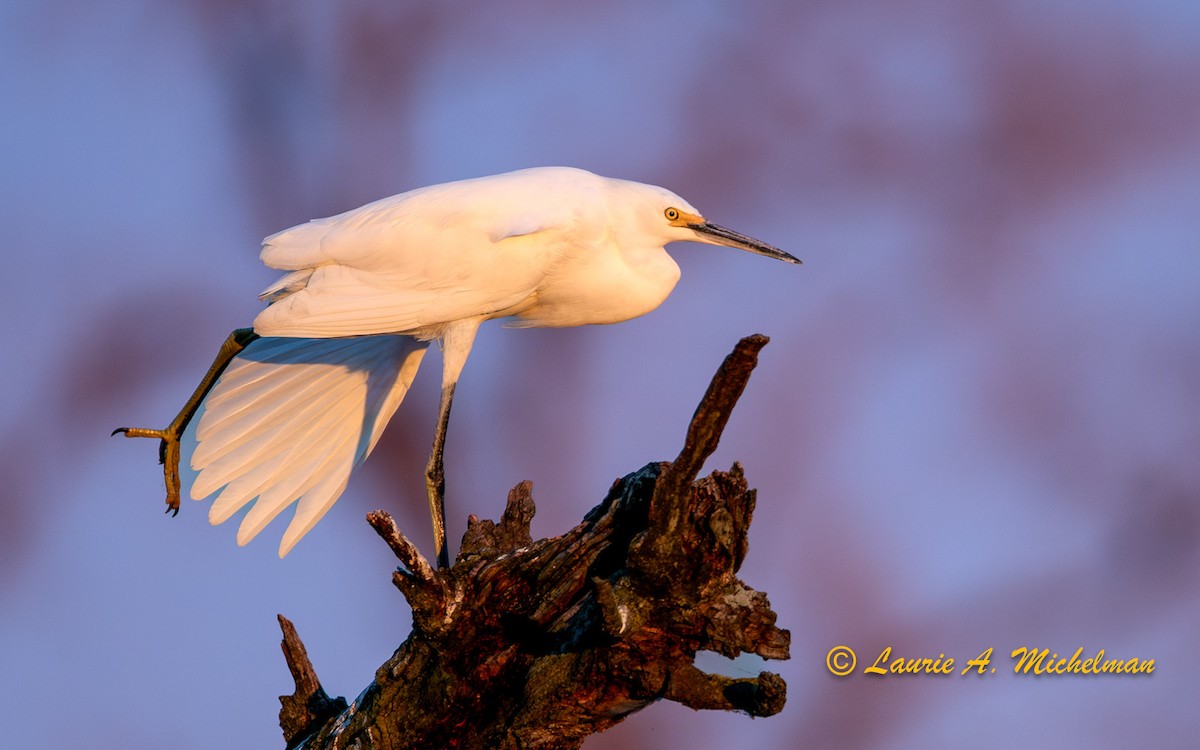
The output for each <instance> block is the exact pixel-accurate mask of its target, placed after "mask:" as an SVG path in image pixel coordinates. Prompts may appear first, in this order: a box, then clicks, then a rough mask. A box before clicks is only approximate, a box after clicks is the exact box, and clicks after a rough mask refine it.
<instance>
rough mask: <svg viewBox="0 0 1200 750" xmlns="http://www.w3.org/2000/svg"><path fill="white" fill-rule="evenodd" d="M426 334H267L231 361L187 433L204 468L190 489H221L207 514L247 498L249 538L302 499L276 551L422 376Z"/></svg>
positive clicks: (333, 497) (229, 512) (342, 483)
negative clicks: (304, 336)
mask: <svg viewBox="0 0 1200 750" xmlns="http://www.w3.org/2000/svg"><path fill="white" fill-rule="evenodd" d="M428 346H429V344H428V342H420V341H416V340H415V339H412V338H410V337H407V336H363V337H357V338H340V339H301V338H271V337H267V338H260V339H257V340H255V341H254V342H252V343H251V344H250V345H249V346H248V347H246V349H245V350H244V351H242V352H241V353H240V354H238V356H237V357H235V358H234V360H233V361H232V362H231V363H230V364H229V367H228V368H227V369H226V370H225V372H224V373H223V374H222V375H221V378H220V380H218V381H217V384H216V386H215V387H214V388H213V390H212V391H211V392H210V393H209V395H208V397H207V398H206V399H205V400H204V403H203V405H202V406H201V410H200V412H199V413H198V414H197V418H196V419H193V420H192V424H191V426H189V428H188V433H191V434H190V435H188V434H185V436H184V442H183V445H184V450H185V451H186V450H187V449H188V448H189V447H190V448H191V455H190V460H189V463H190V465H191V467H192V468H193V469H194V470H196V471H197V472H199V473H198V474H197V475H196V477H195V480H194V481H193V483H192V487H191V496H192V497H193V498H194V499H196V500H202V499H204V498H206V497H208V496H209V495H212V494H213V493H214V492H217V491H218V490H219V491H220V493H219V494H218V495H217V497H216V499H215V500H214V501H213V504H212V507H211V508H210V510H209V516H208V517H209V521H211V522H212V523H213V524H219V523H223V522H224V521H226V520H228V519H229V518H230V517H231V516H233V515H234V514H235V513H237V512H238V511H239V510H241V509H242V508H243V507H245V506H246V505H248V504H250V503H253V507H251V508H250V510H249V511H248V512H247V513H246V516H245V518H243V519H242V525H241V527H240V528H239V529H238V536H237V541H238V544H246V543H247V542H249V541H250V540H251V539H253V538H254V537H255V535H257V534H258V533H259V532H260V531H262V530H263V528H265V527H266V526H267V524H269V523H270V522H271V521H272V520H273V519H274V518H275V517H276V516H277V515H279V514H280V513H281V512H283V511H284V510H285V509H286V508H287V507H288V506H290V505H291V504H292V503H297V506H296V514H295V515H294V516H293V517H292V521H291V523H290V524H289V525H288V528H287V531H286V532H285V533H284V536H283V541H282V543H281V544H280V546H279V556H280V557H283V556H284V555H286V554H287V553H288V552H289V551H290V550H291V549H292V547H293V546H295V544H296V542H298V541H299V540H300V538H301V537H303V536H304V535H305V534H307V533H308V532H309V530H310V529H312V527H313V526H314V525H316V523H317V521H319V520H321V517H322V516H324V515H325V513H326V511H328V510H329V508H330V507H331V506H332V505H333V504H334V503H335V502H336V501H337V499H338V497H340V496H341V494H342V491H343V490H345V489H346V483H347V482H348V481H349V479H350V471H351V470H352V469H353V468H354V467H355V466H357V465H358V464H360V463H362V461H363V459H365V458H366V457H367V455H368V454H369V453H370V452H371V449H373V448H374V447H375V443H376V442H378V440H379V436H380V435H381V434H382V433H383V428H384V425H386V424H387V422H388V420H389V419H391V416H392V414H394V413H395V411H396V408H397V407H399V406H400V402H401V401H402V400H403V399H404V395H405V394H406V393H407V392H408V387H409V385H410V384H411V383H412V381H413V378H414V377H416V374H417V368H418V367H419V366H420V363H421V358H422V357H423V356H424V354H425V350H426V349H427V348H428Z"/></svg>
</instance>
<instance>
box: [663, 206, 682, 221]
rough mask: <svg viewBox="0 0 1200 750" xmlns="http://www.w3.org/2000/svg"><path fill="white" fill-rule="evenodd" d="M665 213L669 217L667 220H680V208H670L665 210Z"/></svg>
mask: <svg viewBox="0 0 1200 750" xmlns="http://www.w3.org/2000/svg"><path fill="white" fill-rule="evenodd" d="M663 215H664V216H666V217H667V221H678V220H679V209H678V208H668V209H667V210H666V211H663Z"/></svg>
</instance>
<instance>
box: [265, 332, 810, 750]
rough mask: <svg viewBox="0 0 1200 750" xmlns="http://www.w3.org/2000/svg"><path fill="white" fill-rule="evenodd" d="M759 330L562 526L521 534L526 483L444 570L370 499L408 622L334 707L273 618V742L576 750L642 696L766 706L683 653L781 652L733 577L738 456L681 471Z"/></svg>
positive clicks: (777, 637)
mask: <svg viewBox="0 0 1200 750" xmlns="http://www.w3.org/2000/svg"><path fill="white" fill-rule="evenodd" d="M766 342H767V339H766V337H764V336H750V337H747V338H745V339H742V341H740V342H739V343H738V345H737V347H736V348H735V349H734V350H733V352H732V353H731V354H730V355H729V356H728V357H727V358H726V359H725V361H724V363H723V364H722V365H721V367H720V369H719V370H718V371H717V373H716V375H715V376H714V377H713V380H712V383H711V384H710V385H709V388H708V391H707V393H705V395H704V398H703V400H702V401H701V403H700V405H699V407H698V408H697V409H696V414H695V416H694V417H693V418H692V422H691V425H690V426H689V428H688V432H687V439H686V442H685V444H684V447H683V450H682V451H681V452H680V454H679V457H678V458H676V459H675V461H673V462H670V463H667V462H663V463H651V464H648V465H646V466H645V467H643V468H642V469H640V470H638V471H636V472H634V473H632V474H630V475H628V476H626V477H623V478H622V479H619V480H617V481H616V482H615V483H614V484H613V486H612V489H610V490H609V492H608V495H607V496H606V497H605V498H604V500H603V502H601V503H600V505H598V506H596V507H595V508H593V509H592V510H591V511H590V512H589V513H588V514H587V515H586V516H585V517H584V519H583V522H582V523H580V524H579V525H578V526H576V527H575V528H573V529H571V530H570V531H568V532H567V533H566V534H563V535H562V536H559V537H555V538H553V539H542V540H539V541H536V542H535V541H532V539H531V537H530V531H529V524H530V520H531V519H532V518H533V514H534V505H533V498H532V497H531V495H530V486H531V485H530V483H529V482H522V483H521V484H519V485H517V486H516V487H515V488H514V489H513V490H512V491H511V492H510V493H509V495H508V504H507V507H506V508H505V510H504V515H503V516H502V517H501V519H500V522H499V523H493V522H491V521H486V520H485V521H481V520H478V519H476V518H475V517H474V516H472V517H471V518H470V519H469V521H468V528H467V532H466V534H465V535H464V537H463V542H462V549H461V551H460V552H459V555H458V559H457V560H456V562H455V564H454V566H453V567H451V568H449V569H442V570H437V569H434V568H433V567H432V566H431V565H430V564H429V562H428V561H427V560H426V559H425V558H424V557H422V555H421V553H420V552H419V551H418V550H417V548H416V547H415V546H414V545H413V544H412V543H411V542H409V541H408V540H407V539H406V538H405V537H404V536H403V535H402V534H401V533H400V531H399V529H398V528H396V525H395V523H394V522H393V521H392V518H391V517H390V516H389V515H388V514H386V513H384V512H382V511H377V512H374V513H371V514H369V515H368V517H367V518H368V521H369V522H370V523H371V525H372V526H373V527H374V528H375V530H376V531H377V532H378V533H379V535H380V536H381V537H382V538H383V539H384V541H386V542H387V544H388V545H389V546H390V547H391V548H392V550H393V552H394V553H395V554H396V557H397V558H398V559H399V560H400V562H401V563H402V564H403V567H402V568H400V569H397V570H396V572H395V573H393V575H392V580H393V582H394V583H395V585H396V587H397V588H399V589H400V591H401V593H402V594H403V595H404V597H405V598H406V599H407V600H408V602H409V604H410V605H411V606H412V610H413V627H412V633H411V634H410V635H409V637H408V639H407V640H406V641H405V642H404V643H403V644H401V646H400V647H399V648H398V649H397V650H396V652H395V654H393V655H392V657H391V658H390V659H388V660H387V662H385V663H384V664H383V666H381V667H380V668H379V669H378V670H377V671H376V673H375V680H374V681H373V682H372V683H371V684H370V685H369V686H368V687H367V688H366V690H364V691H363V692H362V694H361V695H359V696H358V698H356V699H355V700H354V702H353V703H351V704H350V705H349V706H347V705H346V702H345V701H344V700H343V699H341V698H339V699H336V700H331V699H330V698H329V697H328V696H327V695H326V694H325V691H324V690H323V689H322V688H321V686H320V683H319V682H318V681H317V679H316V674H315V673H314V671H313V668H312V665H311V664H310V663H309V661H308V657H307V656H306V655H305V651H304V646H303V645H302V644H301V643H300V641H299V638H298V637H297V636H296V632H295V630H294V628H292V627H291V623H289V622H287V621H286V620H285V619H284V618H282V617H280V621H281V624H282V625H283V629H284V653H285V656H286V658H287V661H288V666H289V668H290V669H291V671H292V675H293V677H294V678H295V680H296V693H295V694H294V695H291V696H285V697H282V698H281V701H282V703H283V710H282V711H281V712H280V725H281V726H282V728H283V733H284V737H285V738H286V739H287V743H288V747H289V748H293V747H300V746H303V747H305V748H389V749H390V748H434V747H436V748H576V747H579V746H580V745H581V744H582V743H583V740H584V739H585V738H586V737H587V736H588V735H590V734H592V733H594V732H600V731H603V730H605V729H607V728H608V727H610V726H612V725H613V724H616V723H617V722H619V721H621V720H622V719H623V718H624V717H625V716H627V715H629V714H630V713H632V712H634V711H637V710H639V709H641V708H643V707H645V706H647V705H649V704H650V703H653V702H654V701H657V700H659V699H663V698H665V699H667V700H671V701H676V702H678V703H682V704H684V705H686V706H690V707H692V708H696V709H719V710H727V711H728V710H736V711H744V712H746V713H749V714H750V715H752V716H770V715H772V714H775V713H778V712H779V711H780V710H781V709H782V708H783V704H784V700H785V691H786V686H785V684H784V682H783V680H782V679H781V678H780V677H779V676H777V675H775V674H771V673H769V672H763V673H761V674H760V675H759V676H758V677H756V678H752V679H733V678H729V677H724V676H720V675H712V674H706V673H704V672H702V671H700V670H699V669H697V668H696V667H695V666H693V660H694V658H695V655H696V652H697V651H700V650H709V651H715V652H718V653H721V654H724V655H726V656H730V657H732V656H735V655H737V654H739V653H742V652H749V653H754V654H758V655H760V656H763V657H766V658H770V659H786V658H788V646H789V641H790V637H789V634H788V632H787V631H786V630H781V629H779V628H777V627H776V626H775V613H774V612H772V611H771V608H770V605H769V604H768V602H767V597H766V595H765V594H762V593H760V592H758V591H755V590H753V589H751V588H749V587H747V586H746V585H745V584H744V583H742V582H741V581H740V580H739V579H738V578H737V576H736V572H737V570H738V567H739V566H740V565H741V563H742V560H743V558H744V557H745V555H746V548H747V541H746V534H747V531H748V529H749V526H750V518H751V514H752V513H753V510H754V499H755V493H754V490H750V489H747V486H746V480H745V478H744V476H743V475H742V469H741V466H740V465H738V464H734V466H733V468H732V469H731V470H730V471H728V472H720V471H718V472H713V473H712V474H711V475H709V476H708V477H705V478H704V479H702V480H700V481H694V480H695V477H696V474H697V472H698V471H699V469H700V467H701V465H702V464H703V463H704V460H705V459H706V458H707V457H708V456H709V455H710V454H711V453H712V452H713V450H714V449H715V448H716V446H717V440H718V439H719V437H720V434H721V431H722V430H723V429H724V427H725V423H726V421H727V420H728V418H729V413H730V411H731V410H732V408H733V406H734V404H735V403H736V401H737V399H738V397H739V396H740V395H741V392H742V389H743V388H744V387H745V385H746V381H747V380H748V378H749V376H750V371H751V370H752V369H753V368H754V366H755V364H756V362H757V354H758V351H759V350H760V349H761V348H762V347H763V345H764V344H766Z"/></svg>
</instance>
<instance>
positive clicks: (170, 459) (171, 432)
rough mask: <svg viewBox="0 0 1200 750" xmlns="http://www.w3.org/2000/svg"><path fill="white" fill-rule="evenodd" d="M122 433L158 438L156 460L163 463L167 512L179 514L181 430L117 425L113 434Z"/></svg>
mask: <svg viewBox="0 0 1200 750" xmlns="http://www.w3.org/2000/svg"><path fill="white" fill-rule="evenodd" d="M118 432H119V433H121V434H123V435H124V436H125V437H128V438H139V437H140V438H158V439H159V440H160V441H161V442H160V443H159V444H158V462H159V463H160V464H162V465H163V481H164V482H165V483H166V485H167V513H170V514H171V515H179V437H180V434H181V433H182V430H177V429H172V428H171V427H168V428H167V429H165V430H151V429H147V428H145V427H118V428H117V429H115V430H113V431H112V434H113V435H116V434H117V433H118Z"/></svg>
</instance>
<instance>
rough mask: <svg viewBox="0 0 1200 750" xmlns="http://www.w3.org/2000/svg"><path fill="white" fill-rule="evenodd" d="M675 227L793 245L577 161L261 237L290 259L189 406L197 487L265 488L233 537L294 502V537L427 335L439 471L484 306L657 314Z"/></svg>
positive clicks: (383, 410)
mask: <svg viewBox="0 0 1200 750" xmlns="http://www.w3.org/2000/svg"><path fill="white" fill-rule="evenodd" d="M671 210H674V211H675V213H674V214H671V213H670V211H671ZM677 240H697V241H700V242H708V243H710V244H722V245H729V246H733V247H741V248H743V249H747V250H751V251H752V252H758V253H761V254H765V255H771V256H773V257H777V258H781V259H784V260H790V261H792V262H798V261H796V259H795V258H792V257H791V256H789V255H787V254H786V253H783V252H782V251H780V250H777V249H775V248H772V247H770V246H768V245H763V244H762V243H759V242H757V241H756V240H752V239H750V238H748V237H745V236H742V235H738V234H736V233H733V232H731V231H730V230H727V229H724V228H722V227H718V226H716V225H712V224H708V223H707V222H705V221H704V219H703V218H701V217H700V216H699V214H697V213H696V211H695V209H693V208H692V207H691V206H690V205H689V204H688V203H687V202H686V201H684V200H683V199H682V198H680V197H679V196H677V195H675V194H674V193H671V192H670V191H668V190H665V189H663V188H660V187H655V186H653V185H643V184H640V183H636V182H629V181H625V180H615V179H609V178H605V177H600V176H597V175H594V174H591V173H590V172H585V171H583V170H579V169H571V168H566V167H543V168H537V169H527V170H521V171H519V172H511V173H508V174H502V175H495V176H492V177H483V178H478V179H474V180H464V181H461V182H454V183H447V184H445V185H435V186H432V187H427V188H421V189H418V190H413V191H410V192H407V193H403V194H401V195H396V196H393V197H391V198H385V199H383V200H379V201H376V202H374V203H370V204H368V205H366V206H363V207H361V208H357V209H355V210H353V211H348V212H346V213H343V214H339V215H337V216H333V217H329V218H326V219H317V220H314V221H311V222H308V223H307V224H301V225H299V226H296V227H292V228H291V229H287V230H284V231H282V232H279V233H277V234H274V235H271V236H270V237H267V238H266V240H264V241H263V248H262V255H261V257H262V261H263V262H264V263H265V264H266V265H267V266H269V267H271V268H276V269H279V270H282V271H286V272H287V273H286V274H285V275H284V276H283V277H282V278H280V279H279V280H278V281H277V282H276V283H274V284H272V285H271V286H269V287H268V288H267V289H265V290H264V291H263V292H262V294H261V295H260V298H261V299H263V300H265V301H266V302H267V303H268V306H267V307H266V309H264V310H263V311H262V312H261V313H260V314H259V315H258V316H257V317H256V318H255V320H254V331H255V333H257V334H258V335H259V336H261V337H263V338H260V339H257V340H255V341H253V342H252V343H251V344H250V345H249V346H248V347H247V348H246V349H245V350H244V351H242V352H241V353H240V354H238V355H237V356H236V357H235V358H234V359H233V360H232V362H231V364H230V365H229V366H228V368H227V369H226V370H225V372H224V373H223V374H222V375H221V377H220V379H219V380H218V381H217V383H216V385H215V387H214V388H213V390H212V391H211V392H210V393H209V394H208V396H207V397H206V398H205V399H204V402H203V404H202V408H201V411H200V412H199V419H198V420H196V421H194V422H193V423H192V427H194V432H193V434H194V447H193V449H192V452H191V455H190V463H191V465H192V467H193V468H194V469H196V470H197V471H198V472H199V474H198V475H197V477H196V479H195V481H194V483H193V485H192V487H191V493H190V494H191V496H192V497H193V498H196V499H201V498H204V497H208V496H209V495H212V494H213V493H219V494H217V497H216V499H215V500H214V502H213V505H212V508H211V510H210V513H209V518H210V520H211V521H212V522H213V523H214V524H217V523H221V522H223V521H225V520H227V519H228V518H230V517H231V516H232V515H233V514H235V513H236V512H238V511H239V510H240V509H242V508H243V507H245V506H246V505H248V504H250V503H253V505H252V507H251V508H250V510H249V511H248V512H247V513H246V516H245V518H244V519H243V520H242V524H241V527H240V529H239V531H238V543H239V544H245V543H246V542H247V541H249V540H250V539H251V538H253V537H254V536H255V535H256V534H258V533H259V531H261V530H262V529H263V528H264V527H265V526H266V525H267V524H268V523H270V521H271V520H272V519H273V518H275V516H277V515H278V514H279V513H281V512H282V511H283V510H284V509H286V508H287V507H288V506H290V505H291V504H292V503H297V509H296V514H295V516H294V517H293V519H292V521H291V523H290V524H289V526H288V528H287V531H286V532H285V534H284V538H283V542H282V544H281V546H280V556H283V555H285V554H287V552H288V551H289V550H290V549H291V548H292V546H293V545H294V544H295V543H296V542H297V541H298V540H299V539H300V537H302V536H303V535H304V534H305V533H307V532H308V531H309V529H311V528H312V527H313V525H314V524H316V523H317V521H318V520H320V518H321V517H322V516H323V515H324V514H325V512H326V511H327V510H328V509H329V507H330V506H331V505H333V503H334V502H335V501H336V500H337V498H338V496H339V495H341V493H342V491H343V489H345V487H346V483H347V481H348V479H349V476H350V472H351V470H352V469H353V468H354V466H356V465H357V464H358V463H360V462H361V461H362V460H363V459H364V458H365V457H366V456H367V454H368V453H370V451H371V449H372V448H373V447H374V445H375V442H376V440H378V438H379V434H380V432H381V431H382V429H383V427H384V425H385V424H386V423H387V421H388V419H390V418H391V416H392V413H393V412H394V411H395V410H396V408H397V406H399V403H400V401H401V399H402V398H403V397H404V394H405V393H406V392H407V390H408V386H409V384H410V383H411V382H412V380H413V378H414V377H415V375H416V371H417V367H418V365H419V364H420V361H421V358H422V355H423V354H424V351H425V347H426V346H427V344H425V343H423V342H426V341H428V340H431V339H437V340H439V341H441V342H442V343H443V345H444V356H443V378H442V379H443V391H442V398H443V402H442V406H441V408H440V409H439V432H438V438H435V448H434V458H436V462H437V463H436V465H437V467H438V473H440V466H441V448H440V446H441V443H440V440H442V439H444V436H445V432H444V430H445V420H446V419H448V415H449V404H450V399H452V398H453V390H454V389H453V385H454V383H455V382H456V381H457V379H458V375H459V372H460V371H461V369H462V367H463V364H464V363H465V361H466V358H467V355H468V353H469V352H470V349H471V345H472V342H473V340H474V336H475V332H476V330H477V329H478V327H479V325H480V324H481V323H482V322H484V321H486V320H489V319H493V318H511V319H512V324H513V325H516V326H545V327H560V326H577V325H587V324H603V323H615V322H619V321H622V320H628V319H630V318H634V317H637V316H639V315H642V314H644V313H647V312H649V311H651V310H653V309H654V308H656V307H658V305H659V304H661V303H662V301H663V300H664V299H666V297H667V295H668V294H670V292H671V290H672V289H673V288H674V286H675V282H676V281H677V280H678V278H679V267H678V266H677V265H676V264H675V262H674V261H673V260H672V259H671V257H670V256H669V255H668V254H667V253H666V251H665V250H664V249H663V246H664V245H665V244H667V243H669V242H672V241H677ZM197 422H198V424H197ZM192 427H189V431H192ZM186 445H187V441H186V440H185V448H186ZM431 460H432V459H431ZM431 465H432V464H431ZM431 481H432V480H431ZM430 487H431V489H430V493H431V507H433V503H434V501H435V497H434V489H433V485H432V484H431V485H430ZM436 500H437V503H438V504H440V490H439V491H438V494H437V497H436ZM438 513H440V511H439V512H438ZM436 516H437V513H435V528H438V529H439V530H440V520H436ZM439 533H440V531H439ZM439 552H440V553H442V554H443V555H444V549H442V550H439Z"/></svg>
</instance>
